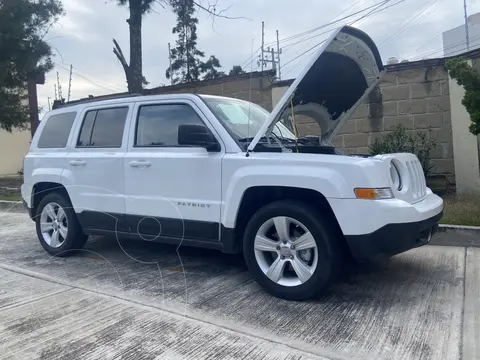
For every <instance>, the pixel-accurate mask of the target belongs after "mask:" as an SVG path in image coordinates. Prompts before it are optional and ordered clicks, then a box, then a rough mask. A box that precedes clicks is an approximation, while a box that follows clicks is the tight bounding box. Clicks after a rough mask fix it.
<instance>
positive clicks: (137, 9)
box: [113, 0, 239, 93]
mask: <svg viewBox="0 0 480 360" xmlns="http://www.w3.org/2000/svg"><path fill="white" fill-rule="evenodd" d="M115 1H116V2H117V3H118V5H119V6H126V7H128V10H129V13H130V17H129V18H128V19H127V23H128V26H129V33H130V62H127V60H126V57H125V56H124V54H123V51H122V49H121V47H120V45H119V44H118V42H117V41H116V40H115V39H113V44H114V47H113V53H114V54H115V56H116V57H117V59H118V60H119V61H120V63H121V64H122V66H123V70H124V72H125V77H126V79H127V85H128V91H129V92H130V93H139V92H141V91H142V89H143V85H147V84H148V82H147V80H146V79H145V77H144V76H143V68H142V64H143V61H142V18H143V16H144V15H146V14H148V13H150V12H151V11H153V6H154V5H155V4H159V5H160V6H162V7H164V8H165V7H166V6H169V7H171V8H172V9H173V11H174V12H175V8H176V7H178V6H179V4H181V3H182V2H183V0H115ZM189 1H190V2H191V3H193V6H196V7H197V8H199V9H201V10H203V11H205V12H206V13H208V14H210V15H211V16H212V18H216V17H220V18H224V19H239V18H232V17H229V16H225V15H223V13H224V12H225V10H218V9H217V7H216V3H215V4H207V5H206V6H204V5H202V2H201V0H199V1H198V2H197V1H192V0H189Z"/></svg>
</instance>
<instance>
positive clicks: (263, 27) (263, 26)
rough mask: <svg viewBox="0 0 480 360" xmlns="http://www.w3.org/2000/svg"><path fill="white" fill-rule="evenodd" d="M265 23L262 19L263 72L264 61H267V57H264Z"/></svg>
mask: <svg viewBox="0 0 480 360" xmlns="http://www.w3.org/2000/svg"><path fill="white" fill-rule="evenodd" d="M264 46H265V23H264V22H263V21H262V55H261V56H262V60H261V62H262V72H263V65H264V62H265V59H264V57H263V52H264V51H265V48H264Z"/></svg>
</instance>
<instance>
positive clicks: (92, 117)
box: [77, 107, 128, 148]
mask: <svg viewBox="0 0 480 360" xmlns="http://www.w3.org/2000/svg"><path fill="white" fill-rule="evenodd" d="M127 113H128V107H121V108H110V109H101V110H92V111H88V112H87V113H86V115H85V119H84V120H83V124H82V128H81V130H80V135H79V136H78V141H77V147H100V148H101V147H106V148H119V147H121V146H122V138H123V131H124V129H125V120H126V119H127Z"/></svg>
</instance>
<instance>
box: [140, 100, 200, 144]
mask: <svg viewBox="0 0 480 360" xmlns="http://www.w3.org/2000/svg"><path fill="white" fill-rule="evenodd" d="M179 125H205V124H204V123H203V121H202V119H200V117H199V116H198V114H197V113H196V112H195V110H193V109H192V107H191V106H189V105H186V104H168V105H144V106H141V107H140V111H139V113H138V120H137V131H136V134H135V146H139V147H149V146H165V147H177V146H180V145H178V126H179Z"/></svg>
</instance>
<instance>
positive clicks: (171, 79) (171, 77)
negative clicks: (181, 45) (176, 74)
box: [168, 43, 173, 85]
mask: <svg viewBox="0 0 480 360" xmlns="http://www.w3.org/2000/svg"><path fill="white" fill-rule="evenodd" d="M168 61H169V62H170V68H169V69H170V70H169V71H170V85H173V74H172V52H171V51H170V43H168Z"/></svg>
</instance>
